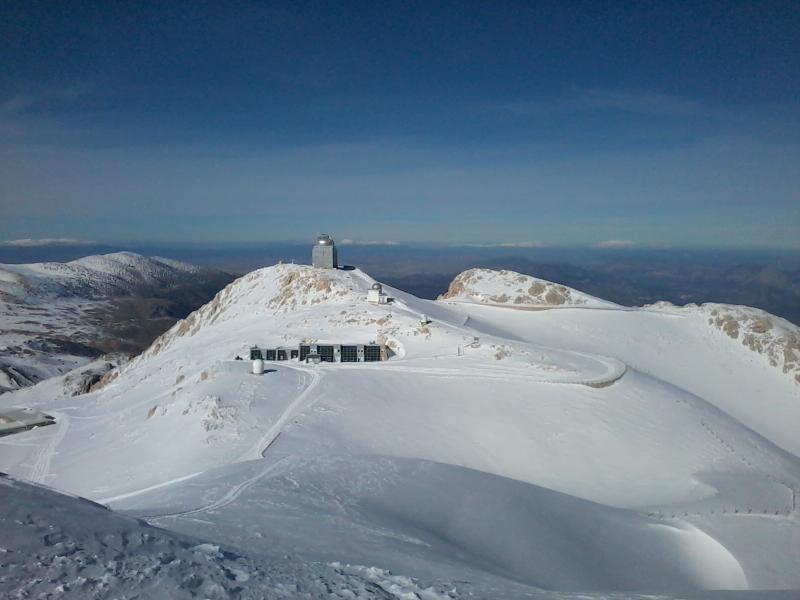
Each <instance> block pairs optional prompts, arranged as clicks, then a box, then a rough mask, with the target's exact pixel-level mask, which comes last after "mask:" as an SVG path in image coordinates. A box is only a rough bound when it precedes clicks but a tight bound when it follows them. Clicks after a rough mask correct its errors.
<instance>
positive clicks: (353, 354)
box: [341, 346, 358, 362]
mask: <svg viewBox="0 0 800 600" xmlns="http://www.w3.org/2000/svg"><path fill="white" fill-rule="evenodd" d="M341 358H342V362H358V346H342V353H341Z"/></svg>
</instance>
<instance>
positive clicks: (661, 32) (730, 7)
mask: <svg viewBox="0 0 800 600" xmlns="http://www.w3.org/2000/svg"><path fill="white" fill-rule="evenodd" d="M0 17H2V18H0V208H2V213H3V218H2V220H0V239H5V240H11V239H19V238H70V239H82V240H96V241H124V240H130V241H159V242H161V241H200V242H222V241H225V242H249V241H286V240H301V239H307V238H309V237H313V236H314V235H316V233H318V232H319V231H329V232H331V233H333V234H334V235H335V236H337V237H339V238H349V239H352V240H357V241H358V240H362V241H366V240H393V241H401V242H423V241H425V242H430V241H434V242H436V241H439V242H444V243H459V242H474V243H487V244H489V243H529V244H533V243H537V244H538V243H541V244H556V245H557V244H587V245H592V244H601V243H604V242H608V241H615V242H625V243H628V244H640V245H660V246H677V247H680V246H696V245H700V246H703V245H711V246H731V247H738V248H748V247H793V248H797V247H800V241H799V240H800V235H798V231H800V192H798V190H800V168H798V165H800V101H799V100H798V99H799V98H800V8H798V5H797V4H796V3H790V2H786V3H784V2H762V3H751V2H747V3H745V2H694V3H693V2H659V3H643V2H637V3H625V2H608V3H605V2H588V3H583V2H552V3H548V2H535V3H532V2H523V3H514V2H478V3H473V2H430V1H426V2H402V3H401V2H396V3H389V2H364V3H354V2H339V3H331V2H321V3H305V2H291V3H267V2H225V3H222V2H220V3H210V2H200V3H182V2H169V3H163V2H162V3H146V2H145V3H142V2H136V3H130V4H129V5H126V4H125V3H107V2H98V3H91V2H81V3H59V2H50V3H48V2H40V3H33V2H19V3H15V2H5V3H3V7H2V8H0Z"/></svg>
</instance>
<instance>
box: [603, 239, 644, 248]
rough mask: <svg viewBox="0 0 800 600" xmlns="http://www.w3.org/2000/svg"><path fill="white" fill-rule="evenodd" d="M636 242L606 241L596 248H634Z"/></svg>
mask: <svg viewBox="0 0 800 600" xmlns="http://www.w3.org/2000/svg"><path fill="white" fill-rule="evenodd" d="M636 245H637V244H636V242H632V241H630V240H606V241H604V242H599V243H597V244H595V245H594V247H595V248H634V247H636Z"/></svg>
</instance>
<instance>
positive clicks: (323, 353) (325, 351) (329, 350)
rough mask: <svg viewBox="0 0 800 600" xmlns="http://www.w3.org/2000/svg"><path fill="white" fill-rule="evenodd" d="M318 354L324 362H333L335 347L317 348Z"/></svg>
mask: <svg viewBox="0 0 800 600" xmlns="http://www.w3.org/2000/svg"><path fill="white" fill-rule="evenodd" d="M317 354H319V357H320V360H321V361H322V362H333V346H317Z"/></svg>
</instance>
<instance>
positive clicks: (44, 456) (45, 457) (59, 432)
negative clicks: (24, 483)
mask: <svg viewBox="0 0 800 600" xmlns="http://www.w3.org/2000/svg"><path fill="white" fill-rule="evenodd" d="M52 414H53V416H54V417H55V418H56V426H57V429H56V431H55V433H54V434H53V436H52V437H51V438H50V439H49V440H48V442H47V444H45V445H44V446H42V448H41V449H40V450H39V452H37V453H36V459H35V461H34V463H33V467H31V472H30V476H29V477H28V479H30V480H31V481H33V482H36V483H44V482H45V479H47V475H48V474H49V473H50V463H51V462H52V461H53V456H54V455H55V452H56V448H57V447H58V445H59V444H60V443H61V441H62V440H63V439H64V436H65V435H66V434H67V430H68V429H69V417H68V416H67V415H66V414H65V413H56V412H54V413H52Z"/></svg>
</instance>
